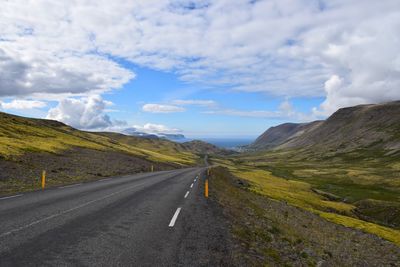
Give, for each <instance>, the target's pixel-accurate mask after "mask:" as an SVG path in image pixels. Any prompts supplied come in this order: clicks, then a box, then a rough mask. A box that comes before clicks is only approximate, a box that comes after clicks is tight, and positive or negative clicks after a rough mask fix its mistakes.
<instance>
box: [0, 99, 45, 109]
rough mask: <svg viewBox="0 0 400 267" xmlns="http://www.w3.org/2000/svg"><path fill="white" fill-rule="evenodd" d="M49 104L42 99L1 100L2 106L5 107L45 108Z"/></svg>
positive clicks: (0, 105)
mask: <svg viewBox="0 0 400 267" xmlns="http://www.w3.org/2000/svg"><path fill="white" fill-rule="evenodd" d="M46 106H47V104H46V103H45V102H42V101H37V100H22V99H14V100H12V101H11V102H1V101H0V107H1V108H3V109H35V108H44V107H46Z"/></svg>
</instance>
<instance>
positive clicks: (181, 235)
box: [0, 168, 230, 266]
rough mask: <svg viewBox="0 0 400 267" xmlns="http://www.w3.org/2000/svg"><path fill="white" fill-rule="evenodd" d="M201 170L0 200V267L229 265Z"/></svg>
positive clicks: (224, 237) (225, 240)
mask: <svg viewBox="0 0 400 267" xmlns="http://www.w3.org/2000/svg"><path fill="white" fill-rule="evenodd" d="M204 175H205V171H204V169H202V168H190V169H181V170H174V171H164V172H156V173H146V174H138V175H131V176H124V177H118V178H112V179H103V180H100V181H96V182H90V183H84V184H77V185H73V186H69V187H62V188H53V189H48V190H45V191H43V192H31V193H25V194H23V195H16V196H15V197H12V198H0V266H218V265H229V258H230V256H229V251H230V248H229V242H228V239H229V238H228V234H227V229H226V228H227V227H226V225H225V223H224V220H223V218H222V216H221V213H220V211H219V209H218V208H217V207H216V204H215V203H214V204H213V203H211V201H209V200H206V199H205V198H204V197H203V182H204ZM196 177H198V178H196Z"/></svg>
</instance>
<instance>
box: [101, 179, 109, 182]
mask: <svg viewBox="0 0 400 267" xmlns="http://www.w3.org/2000/svg"><path fill="white" fill-rule="evenodd" d="M108 180H111V178H105V179H101V180H99V182H102V181H108Z"/></svg>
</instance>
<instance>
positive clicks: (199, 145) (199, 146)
mask: <svg viewBox="0 0 400 267" xmlns="http://www.w3.org/2000/svg"><path fill="white" fill-rule="evenodd" d="M182 146H183V147H185V148H186V149H187V150H189V151H191V152H193V153H197V154H218V155H229V154H233V153H235V152H234V151H232V150H228V149H223V148H219V147H217V146H215V145H212V144H210V143H206V142H203V141H200V140H193V141H189V142H185V143H182Z"/></svg>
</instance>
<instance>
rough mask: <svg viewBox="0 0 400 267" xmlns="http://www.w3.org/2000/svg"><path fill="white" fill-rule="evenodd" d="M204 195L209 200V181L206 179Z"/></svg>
mask: <svg viewBox="0 0 400 267" xmlns="http://www.w3.org/2000/svg"><path fill="white" fill-rule="evenodd" d="M204 195H205V197H206V198H208V179H206V184H205V186H204Z"/></svg>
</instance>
